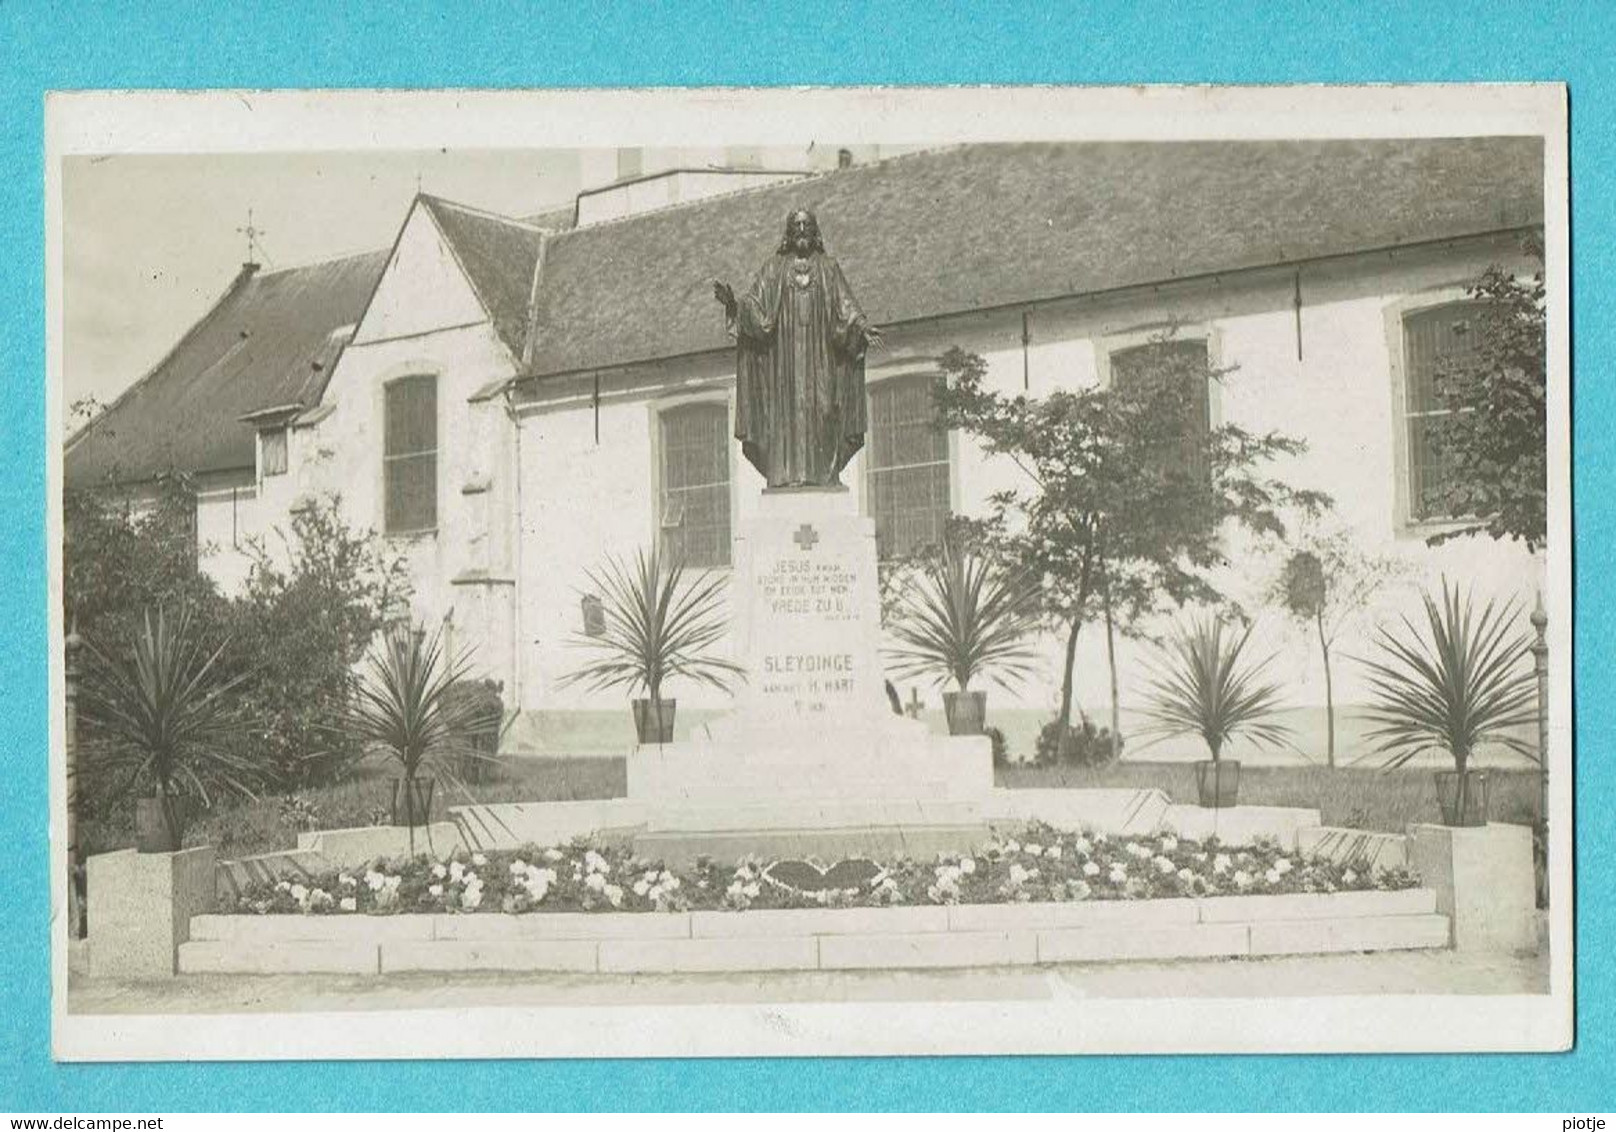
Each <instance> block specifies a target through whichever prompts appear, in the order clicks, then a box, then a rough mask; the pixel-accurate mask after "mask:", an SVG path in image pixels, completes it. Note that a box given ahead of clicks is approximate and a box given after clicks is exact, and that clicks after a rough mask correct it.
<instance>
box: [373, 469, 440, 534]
mask: <svg viewBox="0 0 1616 1132" xmlns="http://www.w3.org/2000/svg"><path fill="white" fill-rule="evenodd" d="M386 472H387V474H386V479H387V529H388V530H389V531H392V532H398V531H426V530H431V529H432V528H434V527H436V526H437V525H438V458H437V456H436V455H434V454H433V453H431V452H428V453H426V454H425V455H421V456H395V457H393V458H392V459H390V460H388V461H387V464H386Z"/></svg>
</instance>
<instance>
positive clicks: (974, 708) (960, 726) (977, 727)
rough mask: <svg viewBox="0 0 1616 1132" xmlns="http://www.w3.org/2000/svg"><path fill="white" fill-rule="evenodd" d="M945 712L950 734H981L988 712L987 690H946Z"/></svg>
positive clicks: (944, 694)
mask: <svg viewBox="0 0 1616 1132" xmlns="http://www.w3.org/2000/svg"><path fill="white" fill-rule="evenodd" d="M943 714H944V715H945V716H947V717H948V733H949V734H950V735H980V734H982V723H983V721H984V720H985V719H986V718H987V714H988V694H987V693H986V692H944V693H943Z"/></svg>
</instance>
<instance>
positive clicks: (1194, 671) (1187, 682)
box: [1143, 617, 1290, 808]
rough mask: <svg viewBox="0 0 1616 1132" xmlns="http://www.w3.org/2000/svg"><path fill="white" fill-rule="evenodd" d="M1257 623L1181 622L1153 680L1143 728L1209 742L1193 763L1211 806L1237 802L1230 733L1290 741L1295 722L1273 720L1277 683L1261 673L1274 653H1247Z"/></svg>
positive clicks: (1258, 741)
mask: <svg viewBox="0 0 1616 1132" xmlns="http://www.w3.org/2000/svg"><path fill="white" fill-rule="evenodd" d="M1253 628H1255V625H1247V626H1246V627H1245V629H1244V630H1236V629H1234V628H1233V627H1232V626H1230V625H1228V624H1226V623H1225V622H1224V621H1223V620H1222V619H1221V618H1217V617H1208V618H1203V619H1200V620H1196V621H1193V622H1191V623H1190V624H1189V625H1188V626H1187V627H1181V628H1179V629H1178V630H1177V631H1176V632H1175V633H1174V635H1173V637H1172V639H1171V640H1170V641H1169V643H1168V644H1167V645H1166V646H1164V648H1163V650H1162V652H1163V662H1162V663H1161V664H1160V666H1159V667H1158V669H1157V672H1156V674H1155V675H1154V677H1153V678H1152V680H1151V683H1150V685H1149V690H1148V697H1149V699H1148V702H1147V706H1146V708H1145V710H1144V715H1145V718H1146V720H1147V724H1146V726H1145V727H1144V729H1143V730H1144V733H1145V734H1147V735H1149V734H1154V735H1156V736H1157V737H1158V739H1168V738H1172V737H1174V736H1179V735H1196V736H1199V737H1200V739H1201V740H1202V742H1204V743H1205V744H1206V749H1207V752H1208V754H1209V755H1210V756H1211V757H1210V758H1209V759H1205V760H1202V761H1201V762H1198V763H1196V764H1195V782H1196V789H1197V792H1198V793H1199V795H1200V803H1201V805H1203V806H1206V807H1208V808H1220V807H1224V806H1234V805H1238V804H1239V801H1240V763H1239V762H1238V761H1237V760H1235V759H1228V758H1224V757H1223V748H1224V746H1225V745H1226V744H1227V743H1228V741H1229V740H1230V739H1234V738H1240V739H1245V740H1248V741H1249V742H1251V743H1253V744H1255V745H1257V746H1259V747H1268V746H1284V745H1288V743H1289V735H1290V728H1289V727H1288V726H1286V725H1285V724H1284V723H1281V722H1279V721H1278V720H1277V719H1276V718H1275V717H1276V716H1277V715H1278V713H1279V712H1280V710H1281V706H1280V688H1279V685H1278V684H1273V683H1265V682H1264V681H1263V679H1262V674H1263V670H1264V669H1265V668H1267V667H1268V665H1269V664H1270V663H1271V662H1272V661H1273V657H1271V656H1270V657H1267V658H1265V659H1263V660H1260V661H1252V660H1251V659H1250V657H1249V656H1248V655H1247V653H1246V648H1247V646H1248V645H1249V644H1250V641H1251V632H1252V629H1253Z"/></svg>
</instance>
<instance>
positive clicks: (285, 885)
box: [275, 880, 292, 892]
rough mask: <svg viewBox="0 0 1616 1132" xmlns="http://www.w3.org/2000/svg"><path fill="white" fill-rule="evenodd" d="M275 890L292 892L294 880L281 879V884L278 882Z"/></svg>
mask: <svg viewBox="0 0 1616 1132" xmlns="http://www.w3.org/2000/svg"><path fill="white" fill-rule="evenodd" d="M275 891H276V892H291V891H292V882H291V881H289V880H283V881H281V882H280V883H279V884H277V885H276V886H275Z"/></svg>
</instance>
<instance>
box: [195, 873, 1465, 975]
mask: <svg viewBox="0 0 1616 1132" xmlns="http://www.w3.org/2000/svg"><path fill="white" fill-rule="evenodd" d="M1436 908H1437V897H1436V893H1435V892H1433V891H1432V890H1430V889H1408V890H1404V891H1399V892H1349V893H1335V894H1330V895H1287V896H1228V897H1214V898H1202V899H1168V900H1147V901H1090V902H1082V903H1071V904H979V905H964V904H962V905H953V906H942V905H936V906H926V907H901V908H848V909H792V910H780V911H753V912H689V913H654V912H648V913H607V914H586V913H543V912H536V913H529V914H527V915H522V916H506V915H499V914H492V913H483V914H475V915H463V916H456V915H397V916H215V915H204V916H196V917H194V918H193V919H192V921H191V931H190V935H191V938H190V941H189V942H187V943H184V944H182V945H181V946H180V948H179V969H180V971H181V972H182V973H188V974H202V973H232V974H282V973H292V972H311V973H313V972H326V973H345V974H366V975H369V974H379V973H394V972H406V971H475V970H489V971H528V972H544V971H561V972H586V973H588V972H600V973H611V974H634V973H655V974H666V973H680V972H744V971H779V970H827V971H828V970H844V971H845V970H860V969H905V968H920V967H955V968H963V967H987V966H993V967H997V966H1026V965H1032V964H1047V963H1073V962H1110V961H1117V960H1130V959H1151V960H1164V959H1183V958H1208V957H1239V956H1250V955H1290V954H1304V953H1324V952H1341V951H1382V950H1402V949H1416V948H1439V947H1445V946H1447V944H1448V936H1449V926H1448V919H1447V917H1446V916H1442V915H1439V914H1437V911H1436Z"/></svg>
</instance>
